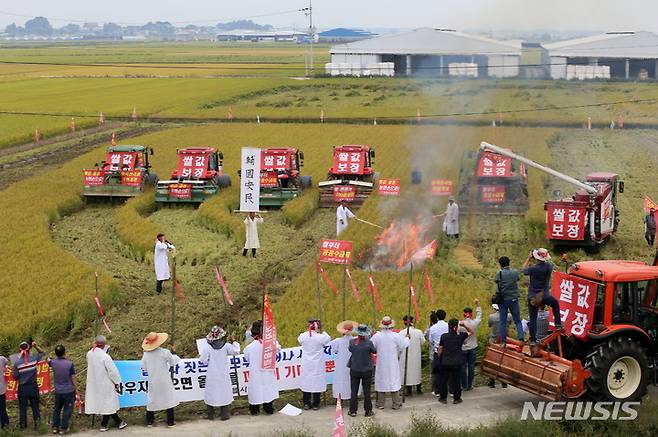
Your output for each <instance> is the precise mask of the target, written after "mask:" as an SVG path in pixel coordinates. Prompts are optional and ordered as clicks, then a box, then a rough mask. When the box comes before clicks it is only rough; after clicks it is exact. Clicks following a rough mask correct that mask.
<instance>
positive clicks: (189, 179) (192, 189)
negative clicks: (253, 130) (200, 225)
mask: <svg viewBox="0 0 658 437" xmlns="http://www.w3.org/2000/svg"><path fill="white" fill-rule="evenodd" d="M223 159H224V155H223V154H222V153H221V152H216V151H215V149H213V148H211V147H188V148H186V149H180V150H178V167H177V168H176V170H175V171H174V172H173V173H172V175H171V179H170V180H167V181H160V182H158V186H157V190H156V192H155V201H156V202H160V203H201V202H204V201H205V200H207V199H209V198H210V197H212V196H214V195H215V194H217V193H218V192H219V190H220V189H221V188H226V187H229V186H231V178H230V177H229V176H228V175H225V174H223V172H222V160H223Z"/></svg>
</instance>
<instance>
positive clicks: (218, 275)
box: [215, 267, 233, 305]
mask: <svg viewBox="0 0 658 437" xmlns="http://www.w3.org/2000/svg"><path fill="white" fill-rule="evenodd" d="M215 278H217V282H219V285H220V286H221V287H222V290H223V292H224V300H225V301H226V303H228V304H229V305H233V299H231V295H230V294H229V292H228V288H226V282H224V277H223V276H222V274H221V273H219V269H218V268H217V267H215Z"/></svg>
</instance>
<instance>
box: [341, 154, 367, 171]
mask: <svg viewBox="0 0 658 437" xmlns="http://www.w3.org/2000/svg"><path fill="white" fill-rule="evenodd" d="M365 153H366V152H365V151H363V150H359V151H350V152H348V151H341V152H338V153H336V155H335V156H334V168H336V169H337V171H338V173H339V174H362V173H363V167H364V164H365V160H366V159H365V156H364V155H365Z"/></svg>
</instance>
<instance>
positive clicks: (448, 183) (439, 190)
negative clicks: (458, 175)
mask: <svg viewBox="0 0 658 437" xmlns="http://www.w3.org/2000/svg"><path fill="white" fill-rule="evenodd" d="M431 193H432V196H450V195H452V180H451V179H432V181H431Z"/></svg>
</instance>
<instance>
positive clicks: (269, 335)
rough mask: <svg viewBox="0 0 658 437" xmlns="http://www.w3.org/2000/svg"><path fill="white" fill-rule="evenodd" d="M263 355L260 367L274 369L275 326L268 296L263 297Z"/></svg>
mask: <svg viewBox="0 0 658 437" xmlns="http://www.w3.org/2000/svg"><path fill="white" fill-rule="evenodd" d="M262 340H263V355H262V363H261V364H262V367H263V369H266V370H275V369H276V326H275V325H274V315H273V314H272V307H271V306H270V297H269V296H268V295H267V294H266V295H265V296H264V297H263V338H262Z"/></svg>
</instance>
